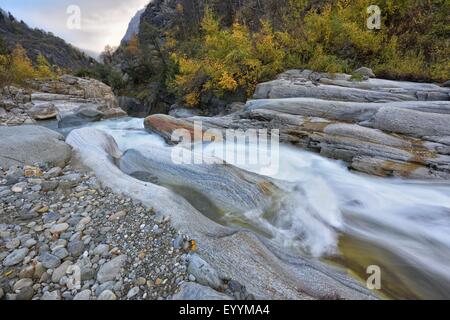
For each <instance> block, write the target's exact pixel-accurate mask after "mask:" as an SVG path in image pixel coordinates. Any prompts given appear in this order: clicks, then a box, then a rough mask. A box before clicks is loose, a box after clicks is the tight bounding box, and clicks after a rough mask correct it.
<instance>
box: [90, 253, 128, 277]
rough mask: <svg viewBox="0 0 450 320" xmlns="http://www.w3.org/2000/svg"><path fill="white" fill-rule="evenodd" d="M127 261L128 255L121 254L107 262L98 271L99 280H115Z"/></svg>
mask: <svg viewBox="0 0 450 320" xmlns="http://www.w3.org/2000/svg"><path fill="white" fill-rule="evenodd" d="M126 261H127V256H126V255H121V256H118V257H116V258H114V259H112V260H111V261H109V262H107V263H105V264H104V265H103V266H102V267H101V268H100V270H99V271H98V273H97V280H98V282H100V283H105V282H108V281H112V280H114V279H115V278H116V277H117V276H118V275H119V274H120V270H121V269H122V268H123V266H124V265H125V263H126Z"/></svg>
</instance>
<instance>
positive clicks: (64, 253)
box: [52, 247, 69, 260]
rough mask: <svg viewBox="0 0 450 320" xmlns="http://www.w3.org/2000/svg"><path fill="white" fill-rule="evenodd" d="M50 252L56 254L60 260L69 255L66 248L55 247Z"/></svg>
mask: <svg viewBox="0 0 450 320" xmlns="http://www.w3.org/2000/svg"><path fill="white" fill-rule="evenodd" d="M52 254H53V255H54V256H57V257H58V258H60V259H61V260H63V259H65V258H67V257H68V256H69V252H68V251H67V249H66V248H62V247H59V248H56V249H55V250H53V251H52Z"/></svg>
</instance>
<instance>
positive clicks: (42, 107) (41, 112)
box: [27, 103, 58, 120]
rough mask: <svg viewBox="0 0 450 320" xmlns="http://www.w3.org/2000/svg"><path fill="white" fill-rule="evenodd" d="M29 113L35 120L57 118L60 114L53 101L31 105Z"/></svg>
mask: <svg viewBox="0 0 450 320" xmlns="http://www.w3.org/2000/svg"><path fill="white" fill-rule="evenodd" d="M27 113H28V114H29V115H30V116H31V117H32V118H33V119H34V120H47V119H52V118H56V116H57V115H58V109H57V108H56V107H55V105H54V104H52V103H44V104H39V105H35V106H33V107H31V108H30V109H28V110H27Z"/></svg>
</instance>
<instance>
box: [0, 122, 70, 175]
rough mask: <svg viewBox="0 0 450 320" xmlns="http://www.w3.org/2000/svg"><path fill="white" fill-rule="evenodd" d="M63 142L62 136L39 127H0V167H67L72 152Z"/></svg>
mask: <svg viewBox="0 0 450 320" xmlns="http://www.w3.org/2000/svg"><path fill="white" fill-rule="evenodd" d="M63 140H64V137H63V136H62V135H60V134H58V133H56V132H54V131H51V130H49V129H47V128H43V127H39V126H21V127H0V167H3V168H9V167H11V166H13V165H24V164H28V165H33V164H35V163H39V164H47V165H50V166H65V165H66V164H67V163H68V161H69V159H70V157H71V154H72V151H71V148H70V147H69V146H68V145H67V144H66V143H64V141H63Z"/></svg>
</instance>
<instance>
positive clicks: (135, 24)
mask: <svg viewBox="0 0 450 320" xmlns="http://www.w3.org/2000/svg"><path fill="white" fill-rule="evenodd" d="M144 11H145V8H144V9H141V10H139V11H138V12H137V13H136V15H135V16H134V17H133V18H132V19H131V21H130V23H129V24H128V29H127V32H126V33H125V36H124V37H123V39H122V42H121V44H122V45H126V44H127V43H128V42H129V41H130V40H131V38H132V37H133V36H136V35H137V34H138V33H139V27H140V25H141V16H142V14H143V13H144Z"/></svg>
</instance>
